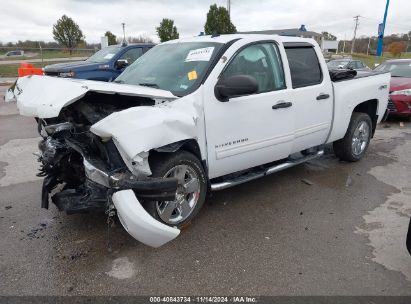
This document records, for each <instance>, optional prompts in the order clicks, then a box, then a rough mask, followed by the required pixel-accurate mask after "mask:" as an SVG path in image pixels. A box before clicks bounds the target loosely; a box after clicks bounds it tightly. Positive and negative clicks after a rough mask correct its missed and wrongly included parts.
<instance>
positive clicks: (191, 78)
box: [187, 71, 197, 80]
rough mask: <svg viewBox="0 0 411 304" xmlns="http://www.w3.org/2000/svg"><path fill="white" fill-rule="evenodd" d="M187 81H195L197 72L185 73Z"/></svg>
mask: <svg viewBox="0 0 411 304" xmlns="http://www.w3.org/2000/svg"><path fill="white" fill-rule="evenodd" d="M187 76H188V80H196V79H197V72H196V71H191V72H188V73H187Z"/></svg>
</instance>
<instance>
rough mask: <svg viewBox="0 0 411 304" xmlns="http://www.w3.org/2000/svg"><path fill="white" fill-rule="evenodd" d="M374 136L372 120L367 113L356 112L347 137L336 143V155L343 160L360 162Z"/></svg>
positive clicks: (334, 145) (334, 146)
mask: <svg viewBox="0 0 411 304" xmlns="http://www.w3.org/2000/svg"><path fill="white" fill-rule="evenodd" d="M371 135H372V122H371V118H370V116H369V115H368V114H366V113H360V112H354V113H353V114H352V117H351V120H350V124H349V126H348V129H347V132H346V133H345V136H344V137H343V138H342V139H340V140H337V141H335V142H334V144H333V148H334V154H335V155H336V156H337V157H338V158H339V159H341V160H345V161H350V162H356V161H359V160H360V159H361V158H362V157H363V156H364V154H365V152H366V151H367V148H368V145H369V144H370V140H371Z"/></svg>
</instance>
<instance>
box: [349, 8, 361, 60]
mask: <svg viewBox="0 0 411 304" xmlns="http://www.w3.org/2000/svg"><path fill="white" fill-rule="evenodd" d="M360 17H361V16H360V15H357V16H355V17H354V20H355V27H354V37H353V39H352V43H351V54H352V53H354V45H355V37H356V36H357V28H358V25H359V24H360V20H359V19H360Z"/></svg>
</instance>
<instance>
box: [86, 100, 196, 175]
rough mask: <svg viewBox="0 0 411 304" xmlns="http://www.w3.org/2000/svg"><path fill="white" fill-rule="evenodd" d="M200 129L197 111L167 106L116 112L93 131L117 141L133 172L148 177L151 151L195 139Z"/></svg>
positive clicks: (92, 127)
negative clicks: (148, 159)
mask: <svg viewBox="0 0 411 304" xmlns="http://www.w3.org/2000/svg"><path fill="white" fill-rule="evenodd" d="M196 128H197V115H196V114H195V111H190V110H189V109H186V111H183V110H182V109H175V108H173V107H172V106H165V105H163V106H156V107H138V108H130V109H127V110H124V111H121V112H116V113H113V114H111V115H109V116H108V117H106V118H104V119H102V120H100V121H99V122H97V123H96V124H94V125H92V126H91V128H90V131H91V132H92V133H94V134H96V135H97V136H99V137H101V138H103V139H108V138H113V140H114V142H115V144H116V146H117V148H118V150H119V152H120V154H121V155H122V157H123V159H124V161H125V162H126V164H127V166H128V167H129V169H130V171H132V172H133V173H134V174H136V175H145V176H147V175H150V174H151V172H150V169H149V167H148V166H149V165H148V161H147V158H148V152H149V151H150V150H152V149H156V148H159V147H162V146H165V145H168V144H171V143H175V142H179V141H182V140H186V139H194V138H196V137H197V130H196ZM136 171H137V172H136ZM139 173H140V174H139Z"/></svg>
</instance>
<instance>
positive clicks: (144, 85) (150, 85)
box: [138, 82, 159, 89]
mask: <svg viewBox="0 0 411 304" xmlns="http://www.w3.org/2000/svg"><path fill="white" fill-rule="evenodd" d="M138 85H141V86H143V87H150V88H156V89H158V88H159V86H158V84H156V83H149V82H143V83H139V84H138Z"/></svg>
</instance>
